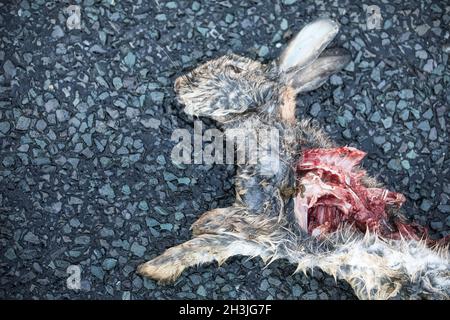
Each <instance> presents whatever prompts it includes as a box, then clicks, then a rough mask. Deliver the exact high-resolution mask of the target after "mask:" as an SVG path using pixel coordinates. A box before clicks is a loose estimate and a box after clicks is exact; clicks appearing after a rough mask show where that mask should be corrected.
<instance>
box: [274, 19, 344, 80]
mask: <svg viewBox="0 0 450 320" xmlns="http://www.w3.org/2000/svg"><path fill="white" fill-rule="evenodd" d="M338 31H339V24H338V23H337V22H335V21H333V20H331V19H318V20H316V21H313V22H311V23H309V24H307V25H306V26H305V27H304V28H303V29H302V30H301V31H300V32H299V33H298V34H297V35H296V36H295V38H294V39H293V40H292V41H291V42H290V43H289V45H288V46H287V48H286V49H284V51H283V53H282V54H281V56H280V60H279V62H278V66H279V69H280V71H281V72H286V71H288V70H289V69H291V68H294V67H295V68H296V69H300V68H304V67H306V66H307V65H309V64H310V63H312V62H313V61H314V60H316V59H317V57H318V56H319V55H320V53H321V52H322V51H323V49H325V47H326V46H327V45H328V44H329V43H330V42H331V40H333V39H334V37H335V36H336V34H337V33H338Z"/></svg>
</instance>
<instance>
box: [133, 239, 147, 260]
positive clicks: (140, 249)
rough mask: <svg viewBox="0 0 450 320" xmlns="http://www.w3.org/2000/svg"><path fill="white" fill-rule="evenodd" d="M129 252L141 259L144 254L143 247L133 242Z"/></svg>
mask: <svg viewBox="0 0 450 320" xmlns="http://www.w3.org/2000/svg"><path fill="white" fill-rule="evenodd" d="M130 250H131V252H133V254H135V255H136V256H138V257H141V258H142V257H143V256H144V254H145V247H144V246H141V245H140V244H139V243H137V242H133V244H132V245H131V248H130Z"/></svg>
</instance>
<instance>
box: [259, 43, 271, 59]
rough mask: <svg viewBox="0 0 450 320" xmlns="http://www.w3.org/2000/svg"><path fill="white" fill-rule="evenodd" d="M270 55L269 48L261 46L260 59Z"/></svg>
mask: <svg viewBox="0 0 450 320" xmlns="http://www.w3.org/2000/svg"><path fill="white" fill-rule="evenodd" d="M268 54H269V48H268V47H267V46H264V45H263V46H261V48H259V52H258V55H259V56H260V57H265V56H267V55H268Z"/></svg>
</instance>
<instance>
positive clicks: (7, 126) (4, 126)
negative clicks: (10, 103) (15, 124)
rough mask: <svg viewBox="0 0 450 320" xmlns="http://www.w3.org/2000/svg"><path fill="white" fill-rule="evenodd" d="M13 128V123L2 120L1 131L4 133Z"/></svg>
mask: <svg viewBox="0 0 450 320" xmlns="http://www.w3.org/2000/svg"><path fill="white" fill-rule="evenodd" d="M10 129H11V125H10V124H9V122H6V121H4V122H0V132H1V133H3V134H6V133H8V131H9V130H10Z"/></svg>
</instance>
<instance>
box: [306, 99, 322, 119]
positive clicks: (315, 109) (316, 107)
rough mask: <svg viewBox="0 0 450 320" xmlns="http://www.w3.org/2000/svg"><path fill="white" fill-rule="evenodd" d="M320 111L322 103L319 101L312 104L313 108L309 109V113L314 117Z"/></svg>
mask: <svg viewBox="0 0 450 320" xmlns="http://www.w3.org/2000/svg"><path fill="white" fill-rule="evenodd" d="M319 113H320V104H318V103H317V102H316V103H314V104H313V105H312V106H311V109H310V111H309V114H310V115H312V116H313V117H317V115H318V114H319Z"/></svg>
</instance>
